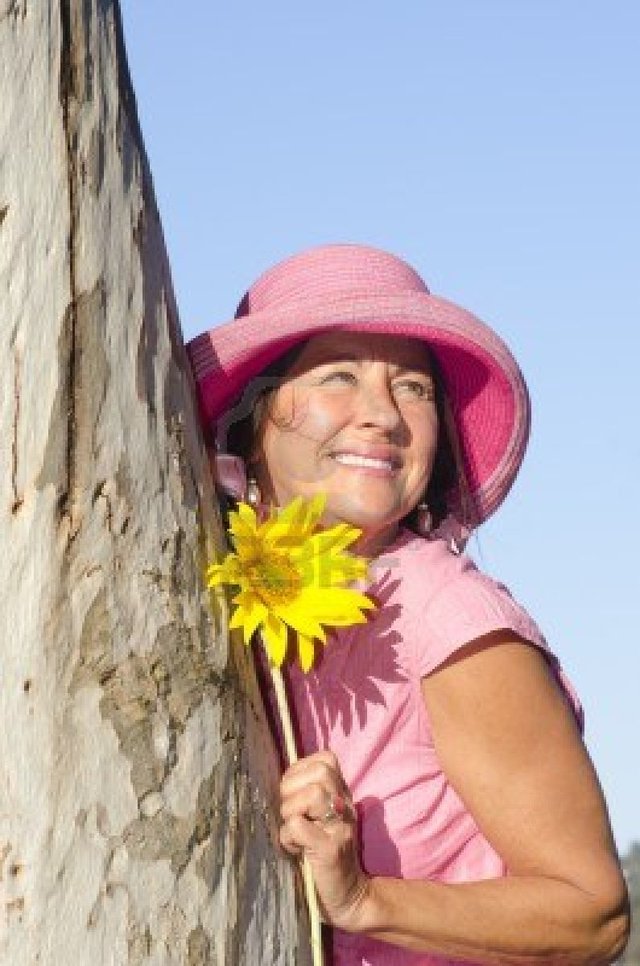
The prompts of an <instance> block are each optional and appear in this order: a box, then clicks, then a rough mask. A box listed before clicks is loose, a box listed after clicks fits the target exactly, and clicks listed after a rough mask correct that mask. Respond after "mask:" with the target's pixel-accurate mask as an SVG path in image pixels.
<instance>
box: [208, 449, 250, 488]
mask: <svg viewBox="0 0 640 966" xmlns="http://www.w3.org/2000/svg"><path fill="white" fill-rule="evenodd" d="M208 453H209V461H210V463H211V472H212V473H213V481H214V483H215V485H216V486H217V487H218V489H220V490H222V492H223V493H225V494H226V495H227V496H230V497H232V498H233V499H234V500H244V499H245V498H246V493H247V470H246V467H245V465H244V460H243V459H242V458H241V457H240V456H235V455H234V454H233V453H221V452H215V451H212V450H209V451H208Z"/></svg>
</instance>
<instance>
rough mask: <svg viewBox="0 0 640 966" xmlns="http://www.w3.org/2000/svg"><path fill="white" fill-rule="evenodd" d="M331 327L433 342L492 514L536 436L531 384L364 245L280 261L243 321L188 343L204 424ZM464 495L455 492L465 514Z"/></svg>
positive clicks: (475, 326) (478, 512) (488, 341)
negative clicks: (281, 358)
mask: <svg viewBox="0 0 640 966" xmlns="http://www.w3.org/2000/svg"><path fill="white" fill-rule="evenodd" d="M333 328H338V329H343V330H348V331H356V332H376V333H382V334H388V335H395V336H401V337H402V336H404V337H411V338H417V339H421V340H423V341H426V342H427V344H428V346H429V348H430V350H431V351H432V352H433V354H434V355H435V356H436V358H437V360H438V364H439V366H440V369H441V371H442V375H443V378H444V383H445V390H446V394H447V399H448V402H449V406H450V409H451V413H452V416H453V420H454V422H455V426H456V429H457V432H458V436H459V440H460V444H461V448H462V452H463V454H464V459H465V469H466V476H467V482H468V486H469V490H470V495H471V498H472V502H473V503H474V508H475V509H474V516H475V519H474V520H472V521H469V520H467V521H466V522H470V523H471V524H472V525H477V524H478V523H480V522H482V520H484V519H486V518H487V517H488V516H489V515H490V514H491V513H492V512H493V511H494V510H495V509H496V508H497V507H498V506H499V504H500V503H501V502H502V500H503V499H504V497H505V496H506V494H507V492H508V491H509V489H510V487H511V485H512V483H513V480H514V479H515V476H516V474H517V472H518V469H519V467H520V464H521V462H522V458H523V456H524V452H525V449H526V444H527V440H528V435H529V425H530V406H529V397H528V393H527V388H526V385H525V382H524V379H523V377H522V374H521V372H520V369H519V367H518V365H517V363H516V361H515V359H514V358H513V356H512V354H511V352H510V351H509V349H508V348H507V346H506V345H505V343H504V342H503V341H502V339H500V337H499V336H498V335H497V334H496V333H495V332H494V331H493V330H492V329H491V328H489V326H487V325H486V324H485V323H483V322H481V321H480V320H479V319H478V318H476V317H475V316H474V315H472V314H471V313H470V312H467V311H466V310H465V309H462V308H460V307H459V306H457V305H454V304H453V303H452V302H448V301H446V300H445V299H442V298H439V297H437V296H435V295H432V294H431V293H430V292H429V290H428V288H427V286H426V285H425V284H424V282H423V281H422V279H421V278H420V276H419V275H418V274H417V273H416V272H415V271H414V270H413V269H412V268H411V267H410V266H409V265H407V264H406V262H404V261H402V260H401V259H399V258H397V257H396V256H394V255H390V254H388V253H386V252H383V251H379V250H378V249H374V248H370V247H368V246H362V245H328V246H323V247H320V248H314V249H311V250H309V251H306V252H302V253H301V254H298V255H294V256H292V257H291V258H288V259H286V260H285V261H283V262H280V263H279V264H278V265H276V266H275V267H274V268H272V269H270V270H268V271H267V272H265V273H264V275H262V276H261V277H260V278H259V279H258V280H257V281H256V282H255V284H254V285H253V286H252V287H251V288H250V289H249V290H248V292H247V293H246V294H245V296H244V298H243V299H242V301H241V302H240V305H239V307H238V311H237V314H236V317H235V318H234V319H233V320H231V321H229V322H227V323H225V324H223V325H220V326H217V327H216V328H213V329H211V330H209V331H208V332H204V333H203V334H202V335H200V336H198V337H197V338H195V339H193V340H192V341H191V342H190V343H189V344H188V346H187V350H188V353H189V357H190V360H191V364H192V366H193V370H194V374H195V377H196V384H197V389H198V400H199V405H200V409H201V415H202V418H203V420H204V421H205V423H207V424H208V423H211V422H214V423H215V422H216V421H217V420H218V419H219V418H220V417H221V416H222V415H223V414H224V413H225V412H226V411H227V410H228V409H230V407H231V406H232V405H234V404H235V403H236V401H237V400H238V398H239V397H241V396H242V394H243V392H244V390H245V388H246V387H247V386H248V384H249V383H250V381H251V380H252V379H253V378H254V377H256V376H257V375H259V373H260V372H261V371H262V370H264V368H265V367H266V366H268V365H269V364H270V363H271V362H273V361H274V360H275V359H277V358H278V357H279V356H281V355H282V354H283V353H284V352H286V351H287V350H288V349H289V348H290V347H292V346H293V345H295V344H297V343H299V342H302V341H304V340H306V339H307V338H309V337H310V336H312V335H314V334H317V333H319V332H326V331H327V330H331V329H333ZM461 502H462V501H461V497H460V494H452V495H451V506H452V511H453V512H454V513H457V514H459V513H460V504H461Z"/></svg>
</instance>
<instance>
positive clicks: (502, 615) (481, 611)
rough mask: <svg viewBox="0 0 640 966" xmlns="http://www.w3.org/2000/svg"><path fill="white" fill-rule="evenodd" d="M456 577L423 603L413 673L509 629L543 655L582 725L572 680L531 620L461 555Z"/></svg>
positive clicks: (425, 671)
mask: <svg viewBox="0 0 640 966" xmlns="http://www.w3.org/2000/svg"><path fill="white" fill-rule="evenodd" d="M458 560H459V567H458V568H457V571H456V573H455V574H454V575H452V576H451V577H450V579H449V580H448V581H447V582H446V583H445V584H444V586H442V587H441V588H440V589H439V590H438V592H437V593H436V594H435V595H434V596H433V597H431V599H430V600H429V601H428V602H427V604H426V607H425V610H424V612H423V614H422V622H421V630H420V635H419V638H420V643H419V646H418V654H417V670H418V673H419V675H420V677H424V676H425V675H427V674H430V673H431V672H433V671H434V670H435V669H436V668H437V667H439V666H440V665H441V664H442V663H443V662H444V661H446V660H447V658H449V657H450V656H451V655H452V654H454V653H455V652H456V651H457V650H459V649H460V648H461V647H464V645H465V644H469V643H470V642H471V641H474V640H476V639H477V638H479V637H483V636H484V635H485V634H489V633H491V632H492V631H498V630H507V631H513V632H514V633H515V634H516V635H517V636H518V637H520V638H522V639H523V640H525V641H527V642H529V643H530V644H533V645H535V646H536V647H538V648H540V650H541V651H543V652H544V654H545V657H546V658H547V660H548V662H549V665H550V666H551V668H552V670H553V672H554V675H555V677H556V680H557V681H558V684H559V685H560V687H561V688H562V690H563V691H564V692H565V694H566V696H567V698H568V700H569V703H570V704H571V706H572V708H573V711H574V714H575V716H576V719H577V721H578V724H579V725H580V727H581V728H582V727H583V712H582V706H581V704H580V701H579V698H578V696H577V694H576V691H575V689H574V688H573V686H572V684H571V682H570V681H569V679H568V678H567V676H566V675H565V673H564V671H563V670H562V668H561V667H560V664H559V662H558V659H557V658H556V656H555V655H554V654H553V653H552V651H551V650H550V649H549V646H548V644H547V642H546V640H545V638H544V635H543V634H542V632H541V630H540V628H539V627H538V625H537V624H536V623H535V621H534V620H533V619H532V618H531V617H530V616H529V614H528V613H527V612H526V610H525V609H524V608H523V607H522V606H521V605H520V604H519V603H518V602H517V601H516V600H514V598H513V597H512V595H511V593H510V592H509V590H508V589H507V588H506V587H505V586H504V584H501V583H498V582H497V581H495V580H493V579H492V578H491V577H488V576H487V575H486V574H483V573H481V572H480V571H479V570H478V569H477V568H476V566H475V564H474V563H473V561H472V560H471V559H470V558H469V557H465V556H462V557H459V558H458Z"/></svg>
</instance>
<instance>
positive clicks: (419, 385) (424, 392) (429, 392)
mask: <svg viewBox="0 0 640 966" xmlns="http://www.w3.org/2000/svg"><path fill="white" fill-rule="evenodd" d="M396 386H398V387H399V388H400V389H401V390H402V391H403V392H408V393H409V394H410V395H412V396H417V397H418V398H419V399H433V398H434V397H433V386H432V385H431V383H426V382H421V381H419V380H418V379H403V380H401V381H400V382H397V383H396Z"/></svg>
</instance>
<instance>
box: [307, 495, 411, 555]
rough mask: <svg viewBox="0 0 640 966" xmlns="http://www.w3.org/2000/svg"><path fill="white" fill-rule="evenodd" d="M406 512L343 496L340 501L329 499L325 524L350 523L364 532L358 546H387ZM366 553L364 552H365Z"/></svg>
mask: <svg viewBox="0 0 640 966" xmlns="http://www.w3.org/2000/svg"><path fill="white" fill-rule="evenodd" d="M405 512H407V511H403V510H401V509H399V508H398V507H376V506H373V505H371V503H369V504H368V505H366V504H364V503H362V502H360V501H358V500H354V499H346V498H345V497H344V496H342V497H341V498H340V499H339V500H332V499H329V500H328V501H327V506H326V508H325V512H324V518H323V519H324V523H325V525H326V526H333V525H334V524H336V523H349V524H351V526H353V527H358V529H360V530H362V537H361V538H360V539H359V540H358V545H361V546H365V545H369V544H372V543H375V544H379V543H381V544H382V545H385V544H386V543H390V542H391V541H392V540H394V539H395V536H396V534H397V531H398V524H399V521H400V520H401V519H402V517H403V516H405ZM363 552H364V551H363Z"/></svg>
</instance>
